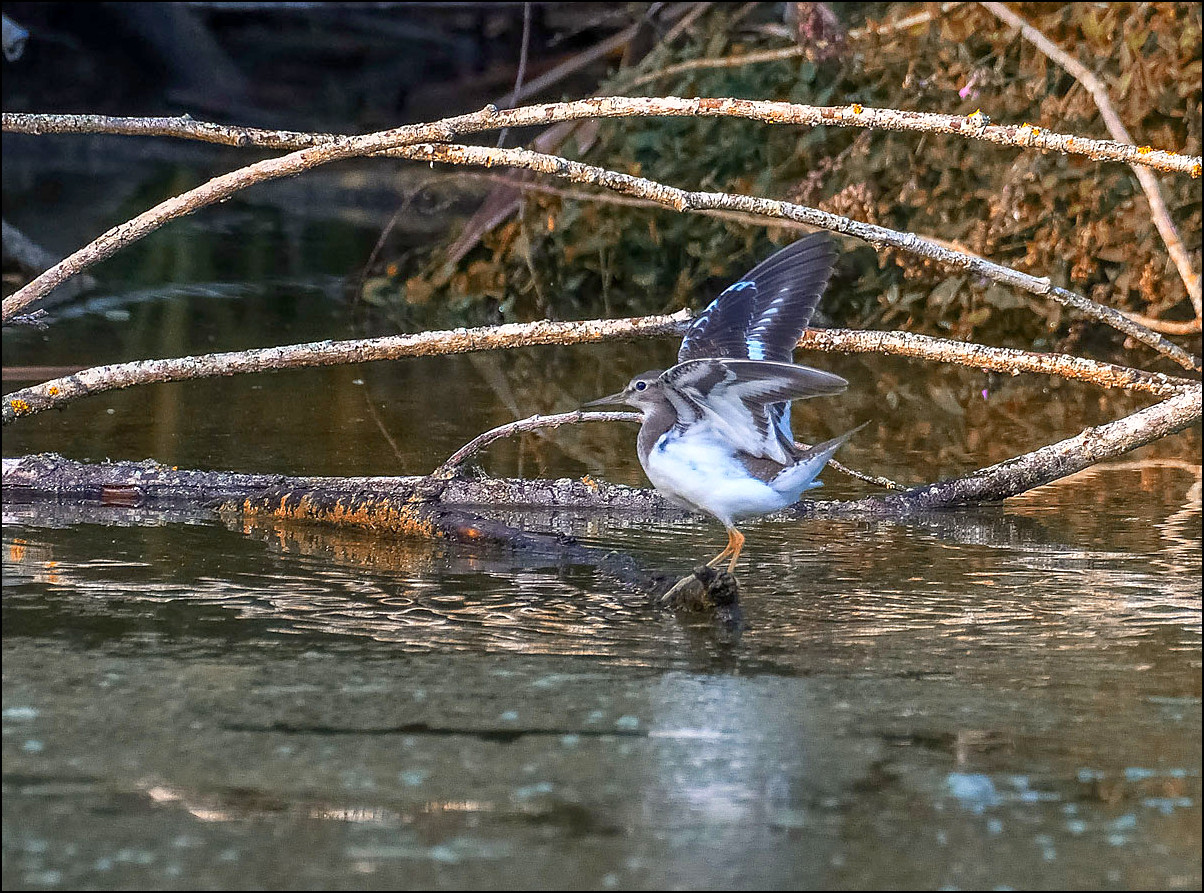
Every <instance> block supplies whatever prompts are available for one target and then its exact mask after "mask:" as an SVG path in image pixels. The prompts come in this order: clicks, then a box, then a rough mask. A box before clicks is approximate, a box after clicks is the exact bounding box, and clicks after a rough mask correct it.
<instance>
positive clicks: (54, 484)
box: [3, 453, 739, 625]
mask: <svg viewBox="0 0 1204 893" xmlns="http://www.w3.org/2000/svg"><path fill="white" fill-rule="evenodd" d="M3 467H4V485H3V490H4V499H5V502H6V503H31V502H44V501H47V500H49V501H53V502H57V503H64V502H66V503H76V504H91V505H95V506H103V507H112V508H125V509H127V510H131V511H137V512H138V513H139V514H140V515H143V516H144V515H145V513H147V512H154V511H161V512H177V511H179V510H181V509H191V510H202V511H210V512H213V513H214V514H215V515H217V516H219V517H220V518H221V519H222V520H223V521H224V522H226V524H227V525H229V526H231V527H234V528H236V529H238V528H241V529H242V530H243V532H244V533H248V534H249V533H251V532H252V530H253V529H256V528H262V527H264V526H266V525H268V524H273V523H285V524H292V525H295V524H298V523H300V524H305V523H309V524H328V525H337V526H341V527H347V528H353V529H360V530H366V531H372V532H374V533H376V534H379V535H382V536H391V537H405V538H419V539H426V540H442V541H447V542H455V543H461V544H468V545H474V546H489V547H493V548H504V549H509V550H512V551H514V552H516V553H519V554H520V555H521V556H522V557H523V559H524V560H532V559H537V560H548V561H553V562H555V563H558V564H564V565H573V564H576V565H586V566H591V567H594V568H596V570H597V571H598V573H600V574H602V575H603V576H605V577H608V578H609V579H611V580H613V581H614V582H616V583H618V584H620V585H621V586H623V587H625V588H628V589H631V590H635V591H639V592H641V593H644V594H646V595H647V596H648V598H649V600H650V603H651V604H653V605H657V606H662V607H669V608H675V609H680V610H685V611H712V610H713V611H714V612H715V615H716V619H718V620H720V621H721V622H723V623H724V624H725V625H731V624H735V623H738V622H739V605H738V600H739V595H738V591H739V590H738V584H736V583H735V580H734V578H731V577H730V575H724V576H725V577H727V579H724V580H718V579H715V580H710V581H709V582H708V581H703V582H702V583H701V585H700V586H698V587H695V588H694V590H693V591H691V592H690V593H689V595H688V597H681V598H679V597H677V595H668V594H667V593H668V591H669V590H670V589H671V587H672V586H673V584H674V583H675V582H677V577H676V574H673V573H670V572H667V571H659V570H656V569H650V568H647V567H644V566H642V565H641V564H640V563H639V562H637V561H636V560H635V558H633V557H632V556H631V555H628V554H626V553H624V552H619V551H616V550H613V549H601V548H598V547H595V546H588V545H584V544H582V543H580V542H578V541H577V540H576V539H575V538H573V537H571V536H568V535H565V534H555V533H545V532H540V531H530V530H522V529H520V528H518V527H515V526H512V525H510V524H506V523H504V522H502V521H499V520H495V519H492V518H487V517H484V516H483V515H480V514H477V513H476V512H473V511H471V510H470V509H471V508H472V507H485V506H488V507H491V508H493V509H495V510H496V509H500V508H511V509H514V508H525V507H552V506H555V507H559V508H586V507H589V508H594V509H598V508H606V509H610V510H613V511H615V512H619V513H624V514H629V515H635V516H639V517H644V518H663V517H680V516H681V515H682V512H681V511H680V510H679V509H676V508H674V507H672V506H670V505H669V504H668V503H667V502H666V501H665V500H663V499H661V498H660V497H659V496H657V495H656V494H655V493H654V492H652V491H647V490H639V489H636V488H632V487H623V486H619V485H614V484H601V483H597V482H594V481H592V480H590V479H588V478H586V479H582V480H576V481H574V480H570V479H567V478H565V479H561V480H556V481H549V480H505V479H482V480H467V479H458V480H441V479H437V478H434V477H424V476H423V477H372V478H364V477H351V478H321V477H287V476H284V475H263V474H236V473H231V472H222V471H193V470H181V469H178V468H173V467H171V466H167V465H162V464H160V463H158V462H153V461H150V460H147V461H144V462H106V463H100V464H91V463H84V462H76V461H74V460H71V459H66V458H64V457H62V456H59V455H56V454H54V453H42V454H39V455H35V456H26V457H23V458H20V459H5V460H4V466H3ZM688 579H693V578H692V577H691V578H688ZM716 587H717V588H716ZM712 588H716V593H717V595H716V596H715V597H712V595H711V590H712ZM719 590H721V591H719ZM720 609H721V610H720Z"/></svg>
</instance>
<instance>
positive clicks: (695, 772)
mask: <svg viewBox="0 0 1204 893" xmlns="http://www.w3.org/2000/svg"><path fill="white" fill-rule="evenodd" d="M7 167H8V165H7V163H6V177H7V176H9V174H8V170H7ZM7 190H8V186H7V184H6V192H7ZM269 198H270V196H269ZM265 208H266V210H265ZM60 211H61V209H60ZM118 213H119V211H114V214H118ZM6 215H7V210H6ZM73 219H74V218H73ZM283 221H284V218H283V217H280V218H277V217H274V216H273V215H272V213H271V204H270V201H269V200H268V199H264V205H256V204H255V203H254V202H253V201H252V199H251V198H248V200H247V204H245V205H244V204H241V203H239V202H231V203H230V204H229V205H228V206H223V208H222V209H219V210H215V212H214V215H213V216H212V217H211V218H209V223H210V224H211V225H208V226H206V225H204V222H203V221H201V219H200V218H198V221H195V222H189V223H184V224H180V225H179V227H178V228H177V229H176V230H173V229H172V228H170V227H169V228H168V230H165V231H164V232H163V233H161V234H159V235H158V236H156V237H155V239H156V240H157V241H154V240H153V241H152V242H150V243H149V244H148V245H147V247H146V248H145V249H143V253H142V254H138V255H134V256H133V258H132V259H127V260H124V261H123V262H122V263H121V264H118V265H116V266H115V267H112V268H110V269H108V271H107V274H105V271H104V270H102V271H100V272H101V273H102V274H104V275H102V277H101V278H102V280H103V287H102V297H101V298H99V299H97V300H94V301H93V302H92V303H91V304H89V305H86V306H85V307H84V308H82V309H81V310H79V311H77V312H72V313H68V314H63V316H62V317H61V318H59V319H58V320H56V322H55V323H54V325H53V326H52V327H51V328H50V329H49V330H47V331H46V332H38V331H32V330H23V331H17V332H8V331H6V332H5V334H4V338H5V341H4V363H5V366H6V368H7V367H14V366H26V365H43V366H45V365H77V366H82V365H92V364H95V363H101V362H114V361H119V360H124V359H134V358H141V357H150V356H164V355H178V354H184V353H195V352H204V351H211V350H227V349H234V348H238V347H245V346H260V345H268V344H276V343H287V342H293V341H302V340H311V339H318V338H338V337H347V336H349V335H350V334H351V330H350V328H349V324H348V322H347V320H348V312H347V309H346V307H345V305H344V304H343V303H342V302H341V300H340V296H341V291H342V290H341V286H340V280H339V279H338V278H337V276H336V273H335V271H336V270H342V271H343V272H345V271H346V270H347V269H352V268H353V267H354V264H355V260H354V258H355V257H356V256H359V257H361V258H362V256H363V253H366V251H368V250H370V248H371V245H372V242H373V241H374V239H375V232H374V231H373V230H371V229H370V228H369V227H366V226H364V227H362V229H361V230H356V229H355V227H354V226H353V224H354V223H355V221H352V222H351V223H347V222H346V221H343V222H342V223H339V222H337V221H336V222H331V221H329V220H317V221H316V222H315V221H312V220H309V218H307V217H306V216H305V215H304V214H297V215H292V216H290V217H288V219H287V222H288V226H285V224H284V222H283ZM30 224H31V221H26V222H25V225H26V226H29V225H30ZM340 226H341V227H343V228H342V229H339V227H340ZM332 232H335V233H344V234H346V233H350V235H345V236H344V238H345V240H346V241H347V243H348V244H349V245H353V246H356V248H357V250H360V249H362V252H363V253H361V254H360V255H356V254H355V253H354V252H353V251H352V250H350V249H348V250H347V251H346V252H345V253H344V254H343V255H338V254H337V253H336V252H333V249H331V248H330V241H331V238H332V237H331V233H332ZM248 233H253V234H258V237H257V238H258V241H256V239H253V238H250V237H249V236H248ZM357 233H358V235H356V234H357ZM357 238H358V242H357V241H356V239H357ZM236 243H237V244H236ZM198 245H199V247H198ZM250 245H254V246H256V247H255V250H256V251H258V253H257V254H255V255H254V257H255V258H256V259H257V260H256V262H255V263H252V262H251V261H250V260H248V257H249V256H250V254H249V252H250V250H251V249H250V248H248V249H247V251H248V254H247V255H240V254H238V249H239V247H240V246H250ZM264 246H267V247H266V248H265V247H264ZM194 249H195V250H194ZM323 250H326V251H328V252H331V256H330V257H329V258H326V259H323V256H322V251H323ZM206 252H208V253H206ZM198 256H200V257H202V258H208V259H209V260H208V262H205V263H201V262H200V261H198V259H197V258H198ZM214 258H217V259H219V260H220V261H221V262H220V263H219V262H217V261H215V260H214ZM231 258H233V259H232V260H231ZM265 258H269V259H271V260H270V262H269V260H265ZM223 263H225V264H226V265H227V266H223ZM256 264H258V265H259V267H260V269H258V270H254V269H250V268H251V267H255V266H256ZM149 267H154V276H156V277H159V278H155V279H154V280H153V282H152V281H148V280H149V279H150V277H151V273H150V272H148V269H147V268H149ZM164 280H166V281H167V283H168V285H163V284H162V283H163V282H164ZM674 348H675V345H674V344H673V343H672V342H671V341H663V342H640V343H633V344H624V345H612V346H605V347H588V348H587V347H582V348H541V349H532V350H528V351H519V352H514V353H511V354H506V355H479V356H466V357H455V358H435V359H424V360H412V361H405V362H398V363H389V364H372V365H369V366H364V367H358V368H345V369H335V370H311V371H299V372H287V373H277V374H272V375H262V376H254V377H251V376H244V377H240V378H235V379H228V380H220V381H211V382H198V383H190V384H178V385H167V386H156V387H154V388H145V389H135V390H130V391H125V392H119V393H115V394H108V395H103V396H100V397H97V398H93V399H90V400H86V401H83V402H81V403H78V404H76V405H75V406H73V407H70V408H68V409H67V410H66V411H64V412H60V413H52V414H51V413H48V414H45V415H43V416H38V417H35V418H33V419H29V420H26V421H23V422H20V423H18V424H15V425H13V426H11V427H10V428H9V429H6V430H5V433H4V455H5V456H6V457H13V456H19V455H24V454H26V453H30V452H37V451H42V450H56V451H58V452H61V453H63V454H65V455H67V456H70V457H71V458H75V459H81V460H92V461H102V460H104V459H106V458H110V459H134V460H140V459H143V458H147V457H153V458H155V459H157V460H159V461H162V462H164V463H167V464H174V465H179V466H180V467H191V468H210V469H227V470H236V471H246V472H279V473H287V474H330V475H360V474H404V473H423V472H427V471H430V470H431V469H432V468H433V467H435V466H436V465H437V464H438V463H439V462H440V461H442V460H443V459H444V458H446V456H447V455H448V454H450V453H451V452H452V451H454V450H455V449H456V448H457V447H458V446H460V445H461V444H462V443H464V442H465V441H467V440H469V439H471V438H472V437H473V436H475V435H476V434H477V433H480V432H481V431H483V430H485V429H487V428H489V427H492V426H494V425H496V424H499V423H502V422H505V421H509V420H511V419H513V418H515V417H519V416H525V415H529V414H531V413H534V412H547V411H554V410H563V409H569V408H572V407H574V406H576V405H577V404H579V403H580V402H581V401H583V400H586V399H589V398H591V397H596V396H599V395H602V394H607V393H611V392H613V391H615V390H617V389H618V387H620V386H621V385H622V384H623V383H624V382H625V381H626V380H627V377H628V375H629V374H631V373H634V372H639V371H642V370H644V369H647V368H650V367H655V366H656V365H658V364H662V363H665V362H667V361H669V360H670V358H671V357H672V355H673V351H674ZM799 358H800V360H803V361H806V362H812V363H814V364H816V365H821V366H823V367H824V368H829V369H832V370H833V371H836V372H838V373H840V374H842V375H844V376H845V377H846V378H848V379H849V380H850V382H851V383H852V386H851V388H850V391H849V394H848V395H847V396H846V397H842V398H838V399H837V400H832V401H828V403H827V404H826V405H819V404H818V402H817V401H810V402H809V403H805V404H798V405H796V411H795V416H796V430H797V432H798V433H799V436H800V437H806V438H809V439H812V440H820V439H824V438H826V437H831V436H833V435H835V434H838V433H840V432H842V431H844V430H848V429H849V428H852V427H854V426H855V425H857V424H860V423H861V422H864V421H870V422H871V425H870V426H869V427H867V428H866V429H865V430H864V431H863V432H862V434H859V435H858V437H857V438H856V439H855V440H854V441H853V442H852V443H850V444H849V446H848V447H847V448H846V449H845V450H844V451H842V455H841V458H842V459H843V460H844V461H846V462H847V463H848V464H850V465H852V466H854V467H858V468H861V469H864V470H867V471H872V472H875V473H878V474H884V475H887V476H890V477H893V478H895V479H897V480H900V481H903V482H906V483H915V482H919V481H923V480H934V479H937V478H939V477H941V476H947V475H950V474H954V473H957V472H959V471H964V470H968V469H970V468H973V467H976V466H979V465H983V464H987V463H989V462H993V461H998V460H999V459H1002V458H1005V457H1006V456H1008V455H1013V454H1015V453H1018V452H1021V451H1023V450H1024V449H1026V448H1032V447H1034V446H1037V445H1040V444H1042V443H1048V442H1053V441H1054V440H1057V439H1060V438H1061V437H1064V436H1067V435H1070V434H1072V433H1074V432H1076V431H1078V430H1079V429H1081V428H1082V427H1083V426H1085V425H1089V424H1095V423H1099V422H1102V421H1106V420H1109V419H1113V418H1117V417H1119V416H1120V415H1122V414H1124V413H1127V412H1130V411H1133V410H1134V409H1136V408H1139V407H1140V406H1141V405H1144V401H1143V400H1142V399H1140V398H1136V397H1126V396H1123V395H1113V394H1102V395H1101V393H1100V392H1098V391H1095V390H1092V389H1090V388H1086V387H1080V386H1077V385H1069V384H1059V383H1058V382H1052V381H1049V380H1044V379H1036V378H1031V379H1025V378H1021V379H1017V380H1015V381H1006V382H1003V381H999V380H996V379H993V378H989V377H987V376H983V375H979V374H975V373H970V372H965V371H957V370H934V369H931V368H928V367H925V366H922V365H920V364H913V363H908V362H904V361H896V360H883V359H880V358H863V357H862V358H840V357H828V356H810V357H807V358H804V357H803V356H802V355H801V354H800V357H799ZM20 384H21V383H20V382H16V381H11V380H10V381H6V383H5V388H6V390H11V389H12V388H14V387H17V386H20ZM1199 457H1200V436H1199V429H1198V428H1197V429H1195V430H1191V431H1187V432H1184V433H1182V434H1180V435H1176V436H1175V437H1172V438H1168V439H1166V440H1164V441H1162V442H1160V443H1158V444H1155V445H1153V446H1151V447H1149V448H1146V449H1145V450H1143V451H1140V452H1138V453H1135V454H1133V455H1132V456H1130V457H1126V458H1125V459H1124V460H1123V461H1118V462H1115V463H1111V464H1109V465H1106V466H1101V467H1097V468H1094V469H1091V470H1089V471H1087V472H1084V473H1082V474H1080V475H1077V476H1075V477H1074V478H1072V479H1069V480H1066V481H1062V482H1060V483H1058V484H1057V485H1054V486H1050V487H1045V488H1042V489H1040V490H1037V491H1035V492H1033V493H1031V494H1028V495H1026V496H1025V497H1023V498H1020V499H1016V500H1012V501H1010V502H1009V503H1008V504H1007V505H1006V506H1004V507H1002V508H996V509H993V510H983V511H973V512H959V513H949V514H945V515H940V516H934V517H926V518H918V519H913V520H911V521H909V522H907V523H887V522H877V521H876V522H873V523H870V522H862V521H831V520H813V521H805V522H792V523H787V522H780V521H765V522H761V523H755V524H750V525H749V526H748V528H747V530H746V533H747V534H748V546H747V547H746V550H745V558H744V559H743V561H742V565H741V571H740V578H741V584H742V587H743V588H742V600H743V605H744V615H745V621H746V626H745V628H743V629H733V628H730V627H727V626H724V625H722V624H718V623H716V622H715V621H714V620H713V619H712V618H709V617H707V616H700V615H690V614H676V613H673V612H669V611H665V610H661V609H655V608H652V607H650V606H649V605H648V604H647V603H646V601H645V600H644V599H643V598H642V597H641V595H640V594H639V593H633V592H629V591H622V590H621V589H617V588H616V587H615V586H614V584H613V583H611V582H610V581H608V580H607V579H605V578H603V577H601V576H600V575H599V574H597V573H596V572H595V571H594V569H593V568H591V567H586V566H568V567H565V566H556V565H554V564H548V563H538V562H529V561H524V560H523V559H521V558H518V557H516V556H515V555H514V554H511V553H509V552H507V551H505V550H501V549H485V548H478V549H471V548H467V547H462V546H448V545H446V544H444V545H436V544H431V543H426V542H411V541H397V540H393V539H383V538H380V537H372V536H370V535H367V534H363V533H355V534H349V533H346V532H342V531H338V530H333V529H327V528H320V527H304V526H300V527H298V526H294V527H284V526H282V527H274V528H249V529H248V530H244V529H243V527H242V526H241V525H238V526H237V527H235V526H227V525H225V524H223V523H222V522H221V521H220V520H218V519H217V518H216V517H214V516H213V515H212V514H208V513H203V512H196V513H187V512H185V513H175V514H170V515H166V514H148V513H143V512H140V511H139V510H137V509H122V508H115V507H87V506H83V507H80V506H54V505H46V504H39V505H35V506H25V505H18V504H11V503H10V504H6V505H5V507H4V512H5V514H4V555H3V560H4V567H3V570H4V575H3V657H4V662H3V731H4V734H3V757H4V776H3V779H4V782H3V783H4V802H3V816H4V838H3V860H4V861H3V882H4V887H5V888H6V889H78V888H89V889H117V888H121V889H152V888H153V889H164V888H173V889H174V888H179V889H193V888H201V889H216V888H321V887H327V888H336V889H352V888H356V889H360V888H373V889H375V888H380V889H399V888H400V889H422V888H428V889H429V888H438V889H461V888H501V887H508V888H549V889H556V888H574V889H576V888H594V889H596V888H678V889H696V888H717V887H731V888H748V889H758V888H797V887H815V888H913V887H914V888H949V889H956V888H996V889H1007V888H1045V889H1062V888H1067V889H1092V888H1096V889H1098V888H1108V889H1168V888H1170V889H1179V888H1183V889H1198V888H1199V886H1200V883H1201V871H1200V820H1201V809H1200V802H1201V801H1200V797H1201V790H1200V765H1201V709H1200V707H1201V703H1200V698H1201V661H1200V656H1201V641H1200V639H1201V636H1200V621H1201V616H1200V595H1201V592H1200V590H1201V584H1200V564H1201V561H1200V546H1201V536H1200V527H1201V505H1200V502H1201V476H1200V466H1199V461H1200V459H1199ZM481 464H482V465H483V467H484V468H486V469H487V470H489V471H491V472H493V473H496V474H507V475H516V474H523V475H527V476H552V477H557V476H580V475H582V474H586V473H588V474H591V475H594V476H602V477H605V478H606V479H609V480H613V481H617V482H622V483H630V484H639V483H641V480H642V478H641V474H640V471H639V467H638V464H637V463H636V461H635V458H634V430H633V429H631V428H622V427H618V426H616V427H615V428H614V429H613V430H612V429H611V428H610V427H609V426H602V425H592V426H581V427H580V429H579V430H578V429H561V430H560V431H558V432H555V434H554V435H549V436H548V437H547V438H539V437H535V436H532V437H528V438H525V439H523V440H520V441H514V442H508V443H503V444H500V445H498V446H497V447H495V448H493V449H492V450H491V451H490V452H489V453H487V454H486V455H485V456H484V457H483V458H482V460H481ZM824 479H825V480H826V481H827V490H826V492H825V493H824V495H825V496H834V497H855V496H858V495H861V494H863V493H865V492H868V491H867V489H866V485H864V484H861V483H859V482H856V481H852V480H850V479H847V478H845V479H842V478H841V477H840V476H839V475H838V474H835V473H833V472H831V471H828V472H825V475H824ZM506 520H507V521H509V522H510V523H515V524H520V525H526V526H529V527H531V528H532V529H545V530H546V529H555V530H558V531H566V532H571V533H572V534H574V535H576V536H577V537H579V538H580V539H581V540H583V541H585V542H587V543H590V544H593V545H598V546H602V547H605V548H610V549H618V550H623V551H626V552H628V553H630V554H632V555H633V556H635V557H636V558H637V560H639V561H640V562H641V563H643V564H645V565H647V566H649V567H653V568H656V569H660V570H665V571H680V572H681V573H685V572H687V571H688V570H689V569H690V567H692V566H693V564H695V563H698V561H699V560H700V559H705V558H707V557H709V556H710V555H711V554H713V553H714V552H716V551H718V549H719V547H720V546H721V545H722V542H723V538H724V537H723V533H722V530H721V529H720V528H719V527H718V525H716V524H714V523H712V522H708V521H705V520H702V519H697V520H691V519H687V520H684V521H672V520H665V521H661V522H656V523H648V522H646V521H638V520H636V519H631V518H624V517H622V516H613V517H611V516H597V515H573V514H569V513H556V514H555V515H554V516H547V515H536V514H530V515H523V514H521V513H516V514H511V515H508V516H507V518H506Z"/></svg>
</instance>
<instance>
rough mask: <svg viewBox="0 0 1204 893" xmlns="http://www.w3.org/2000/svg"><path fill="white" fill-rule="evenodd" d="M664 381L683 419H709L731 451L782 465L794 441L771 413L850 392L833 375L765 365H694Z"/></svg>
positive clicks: (676, 368) (694, 362) (721, 362)
mask: <svg viewBox="0 0 1204 893" xmlns="http://www.w3.org/2000/svg"><path fill="white" fill-rule="evenodd" d="M661 379H662V381H664V383H665V385H666V389H665V392H666V395H667V396H668V397H669V399H670V400H671V401H672V402H673V403H674V405H675V406H677V408H678V414H679V416H683V417H686V418H689V419H690V420H691V421H694V420H697V419H698V418H706V420H707V421H709V422H711V424H712V426H713V427H714V428H715V429H717V430H718V431H719V432H721V433H722V434H723V435H724V436H725V437H727V438H728V440H730V441H731V443H732V445H733V446H735V447H737V448H738V449H741V450H743V451H744V452H746V453H748V454H749V455H752V456H761V457H764V458H766V459H773V460H774V461H776V462H781V463H782V464H786V463H788V462H789V460H790V456H791V455H792V450H793V438H792V437H791V436H790V433H789V430H787V431H786V433H785V434H783V432H782V431H781V429H780V427H779V424H778V419H777V418H775V417H774V415H773V413H772V412H771V410H773V409H774V408H775V407H776V406H777V405H785V406H787V407H788V406H789V401H791V400H800V399H803V398H805V397H821V396H830V395H832V394H839V393H840V392H841V391H843V390H844V389H845V388H846V387H848V382H847V381H845V380H844V379H843V378H841V377H840V376H839V375H833V374H831V373H830V372H821V371H820V370H818V369H810V368H808V367H806V366H796V365H795V364H793V363H777V362H768V361H765V360H741V359H703V360H690V361H688V362H685V363H679V364H678V365H676V366H674V367H673V368H672V369H670V370H668V371H667V372H665V373H664V374H663V375H662V376H661ZM678 404H681V405H680V406H679V405H678ZM683 409H686V410H688V411H687V412H683Z"/></svg>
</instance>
